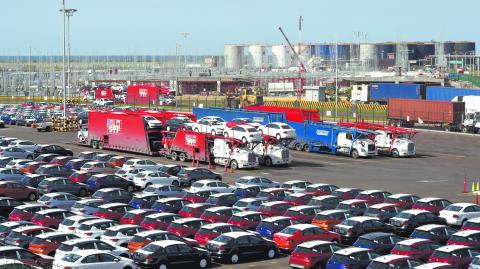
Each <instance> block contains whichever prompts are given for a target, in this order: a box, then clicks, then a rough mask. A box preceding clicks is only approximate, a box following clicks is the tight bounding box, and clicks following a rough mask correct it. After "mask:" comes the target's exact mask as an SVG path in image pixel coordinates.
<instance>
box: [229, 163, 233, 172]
mask: <svg viewBox="0 0 480 269" xmlns="http://www.w3.org/2000/svg"><path fill="white" fill-rule="evenodd" d="M230 173H233V165H230Z"/></svg>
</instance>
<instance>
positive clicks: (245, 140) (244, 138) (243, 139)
mask: <svg viewBox="0 0 480 269" xmlns="http://www.w3.org/2000/svg"><path fill="white" fill-rule="evenodd" d="M242 142H243V143H244V144H245V143H247V138H246V137H245V136H244V137H242Z"/></svg>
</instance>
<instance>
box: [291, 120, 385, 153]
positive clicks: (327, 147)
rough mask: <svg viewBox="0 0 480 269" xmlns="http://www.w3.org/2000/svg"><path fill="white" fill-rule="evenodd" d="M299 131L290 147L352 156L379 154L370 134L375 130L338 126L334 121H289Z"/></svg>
mask: <svg viewBox="0 0 480 269" xmlns="http://www.w3.org/2000/svg"><path fill="white" fill-rule="evenodd" d="M288 124H289V125H290V126H292V127H293V128H294V129H295V130H296V131H297V139H295V140H293V141H292V142H291V143H290V145H289V146H290V148H293V149H297V150H305V151H310V152H321V153H331V154H341V155H346V156H351V157H352V158H355V159H356V158H359V157H371V156H376V155H378V152H377V149H376V147H375V143H374V142H373V141H372V140H371V139H369V136H372V135H375V133H374V132H371V131H364V130H358V129H354V128H348V127H342V126H338V125H336V124H334V123H320V122H304V123H298V122H288Z"/></svg>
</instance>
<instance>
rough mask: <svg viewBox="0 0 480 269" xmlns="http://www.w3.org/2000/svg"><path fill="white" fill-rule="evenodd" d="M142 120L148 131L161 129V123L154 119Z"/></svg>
mask: <svg viewBox="0 0 480 269" xmlns="http://www.w3.org/2000/svg"><path fill="white" fill-rule="evenodd" d="M144 119H145V123H146V124H147V126H148V129H160V128H162V127H163V124H162V122H161V121H159V120H157V119H156V118H155V117H152V116H145V117H144Z"/></svg>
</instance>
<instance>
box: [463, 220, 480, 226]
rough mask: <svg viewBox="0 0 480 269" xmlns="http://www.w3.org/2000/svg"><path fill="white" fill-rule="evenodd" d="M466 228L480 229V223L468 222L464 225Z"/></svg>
mask: <svg viewBox="0 0 480 269" xmlns="http://www.w3.org/2000/svg"><path fill="white" fill-rule="evenodd" d="M463 227H465V228H480V222H472V221H467V222H465V224H463Z"/></svg>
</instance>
